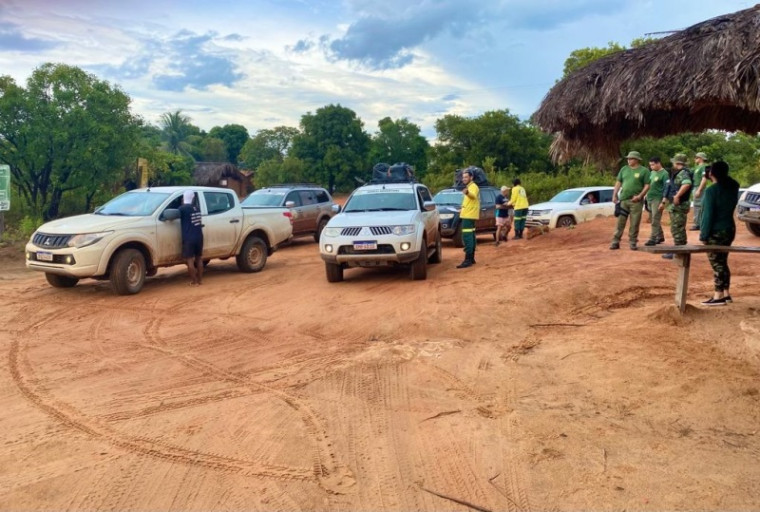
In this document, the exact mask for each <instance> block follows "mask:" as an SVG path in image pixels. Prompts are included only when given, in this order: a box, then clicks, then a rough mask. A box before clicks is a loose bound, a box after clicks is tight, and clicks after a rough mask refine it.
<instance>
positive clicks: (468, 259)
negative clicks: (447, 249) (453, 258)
mask: <svg viewBox="0 0 760 512" xmlns="http://www.w3.org/2000/svg"><path fill="white" fill-rule="evenodd" d="M474 264H475V261H474V260H473V255H472V254H469V253H468V254H465V256H464V261H463V262H462V263H460V264H459V265H457V268H467V267H471V266H473V265H474Z"/></svg>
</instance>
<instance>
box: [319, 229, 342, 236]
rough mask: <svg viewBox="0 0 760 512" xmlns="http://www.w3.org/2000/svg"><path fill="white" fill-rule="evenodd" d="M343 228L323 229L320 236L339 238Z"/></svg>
mask: <svg viewBox="0 0 760 512" xmlns="http://www.w3.org/2000/svg"><path fill="white" fill-rule="evenodd" d="M341 231H343V228H325V229H323V230H322V236H340V232H341Z"/></svg>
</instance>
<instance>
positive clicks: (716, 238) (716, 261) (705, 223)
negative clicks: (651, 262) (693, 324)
mask: <svg viewBox="0 0 760 512" xmlns="http://www.w3.org/2000/svg"><path fill="white" fill-rule="evenodd" d="M710 180H711V181H712V182H713V183H714V185H713V186H712V187H709V188H708V189H707V190H705V196H704V200H703V201H702V208H703V209H702V219H701V221H702V223H701V224H700V232H699V240H700V241H702V242H703V243H705V244H707V245H723V246H726V245H731V244H732V243H733V241H734V237H735V236H736V222H735V221H734V209H735V208H736V203H737V202H738V198H739V183H737V182H736V180H734V179H733V178H731V177H730V176H729V175H728V164H727V163H726V162H722V161H718V162H715V163H714V164H713V166H712V169H711V171H710ZM707 258H708V260H709V261H710V266H712V269H713V280H714V283H715V292H714V293H713V296H712V297H710V298H709V299H707V300H705V301H703V302H702V305H704V306H725V305H726V304H729V303H731V302H733V300H732V299H731V294H730V292H729V288H730V286H731V269H730V268H728V253H727V252H709V253H707Z"/></svg>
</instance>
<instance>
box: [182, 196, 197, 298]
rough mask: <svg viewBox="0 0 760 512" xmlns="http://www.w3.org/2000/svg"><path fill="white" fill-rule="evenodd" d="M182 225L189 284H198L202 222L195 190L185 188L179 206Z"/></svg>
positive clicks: (183, 255)
mask: <svg viewBox="0 0 760 512" xmlns="http://www.w3.org/2000/svg"><path fill="white" fill-rule="evenodd" d="M179 218H180V223H181V225H182V257H183V258H185V263H187V273H188V274H190V284H192V285H196V284H197V285H200V284H201V281H202V280H203V224H202V220H201V211H200V209H199V208H198V202H197V201H196V200H195V192H193V191H192V190H186V191H185V192H184V194H182V206H180V207H179Z"/></svg>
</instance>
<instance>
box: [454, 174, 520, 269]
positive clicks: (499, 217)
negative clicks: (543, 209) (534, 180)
mask: <svg viewBox="0 0 760 512" xmlns="http://www.w3.org/2000/svg"><path fill="white" fill-rule="evenodd" d="M472 178H473V176H472V173H470V171H468V170H465V171H464V172H463V173H462V183H464V189H463V190H462V196H463V197H462V209H461V211H460V212H459V218H460V219H461V222H462V242H463V244H464V261H462V263H460V264H459V265H457V268H467V267H471V266H473V265H474V264H475V263H477V262H476V261H475V249H476V246H477V241H476V236H475V221H477V220H478V219H479V218H480V188H479V187H478V185H477V184H476V183H475V182H474V181H473V180H472ZM507 197H509V199H507ZM495 202H496V206H495V214H494V215H495V217H496V246H497V247H498V246H499V244H501V242H502V240H504V241H506V240H508V239H509V232H510V230H511V229H512V225H513V224H514V228H515V235H514V237H513V239H514V240H519V239H521V238H522V237H523V233H524V231H525V221H526V220H527V219H528V206H529V203H528V194H527V193H526V192H525V188H524V187H523V186H522V183H521V181H520V178H515V179H514V180H512V188H511V189H510V188H509V187H507V186H503V187H501V191H500V194H499V195H498V196H496V201H495ZM502 237H503V238H502Z"/></svg>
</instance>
